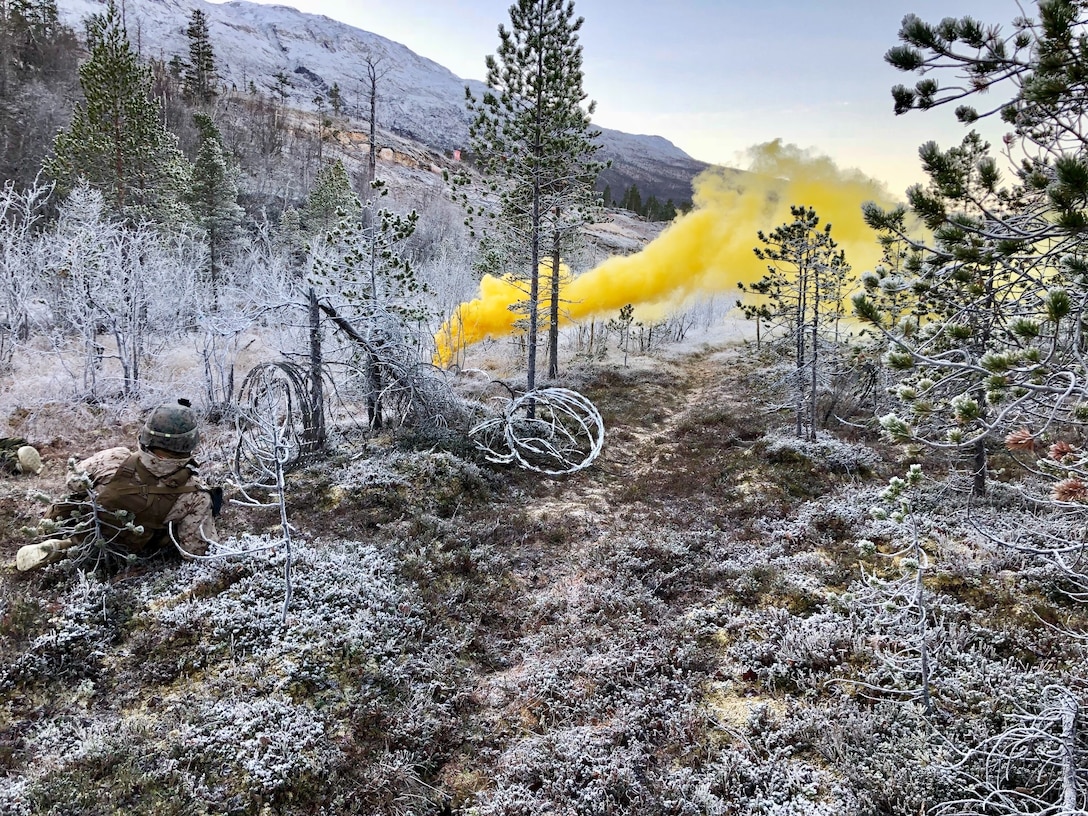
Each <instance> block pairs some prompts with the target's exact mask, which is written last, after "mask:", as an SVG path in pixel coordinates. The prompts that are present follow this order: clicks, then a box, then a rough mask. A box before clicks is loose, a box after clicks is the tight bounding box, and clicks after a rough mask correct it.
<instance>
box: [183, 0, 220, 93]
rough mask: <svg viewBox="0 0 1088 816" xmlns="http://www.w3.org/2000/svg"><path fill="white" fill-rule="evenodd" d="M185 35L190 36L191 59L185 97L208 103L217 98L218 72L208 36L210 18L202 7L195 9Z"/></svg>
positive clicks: (186, 73) (184, 76)
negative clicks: (216, 83)
mask: <svg viewBox="0 0 1088 816" xmlns="http://www.w3.org/2000/svg"><path fill="white" fill-rule="evenodd" d="M185 35H186V36H187V37H188V38H189V61H188V62H187V63H186V64H185V69H184V75H183V82H184V85H185V97H186V99H188V100H189V101H191V102H199V103H203V104H207V103H208V102H211V101H212V99H214V98H215V82H216V79H217V78H218V74H217V72H216V68H215V53H214V51H213V50H212V43H211V39H210V38H209V36H208V18H207V17H206V16H205V15H204V12H203V11H201V10H200V9H193V11H192V16H191V17H190V18H189V27H188V28H187V29H185Z"/></svg>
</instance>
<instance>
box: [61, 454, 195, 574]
mask: <svg viewBox="0 0 1088 816" xmlns="http://www.w3.org/2000/svg"><path fill="white" fill-rule="evenodd" d="M192 476H193V471H192V469H190V467H189V463H188V462H185V463H183V464H181V466H180V467H179V468H178V469H177V470H175V471H173V472H171V473H168V474H166V475H165V476H156V475H155V474H154V473H152V472H151V471H150V470H148V469H147V467H146V466H145V465H144V464H143V462H141V461H140V454H139V453H134V454H132V455H131V456H130V457H129V458H128V459H126V460H125V462H124V463H123V464H122V465H121V466H120V467H119V468H117V471H116V472H115V473H114V474H113V476H112V477H111V478H110V479H109V481H107V482H103V483H102V484H101V485H99V486H98V488H97V489H96V491H95V493H96V495H97V504H98V506H99V507H100V508H101V509H103V510H106V511H111V512H110V513H109V515H110V516H111V518H108V519H104V523H105V524H106V525H108V527H109V528H111V529H110V530H109V534H110V538H111V539H112V540H114V541H115V542H116V543H118V544H121V545H123V546H124V548H125V549H126V550H128V551H129V552H131V553H140V552H142V551H143V550H144V549H145V548H146V547H147V545H148V544H149V543H152V542H154V543H158V542H159V541H160V540H161V539H162V537H163V534H164V533H165V531H166V517H167V516H168V515H170V511H171V510H172V509H173V507H174V503H175V502H176V501H177V500H178V497H179V496H181V495H182V494H184V493H196V492H197V491H198V490H200V489H201V488H199V487H197V486H196V485H195V484H192V483H191V481H190V480H191V479H192ZM88 501H89V499H87V498H84V497H80V496H70V497H69V498H68V500H67V501H65V502H58V503H57V504H54V505H53V507H52V508H51V510H50V512H49V518H51V519H55V520H61V519H65V518H74V517H76V516H77V515H78V516H84V517H85V515H86V511H87V509H88V506H89V505H88ZM119 512H123V513H124V514H126V515H124V516H122V517H121V518H120V519H119V518H118V516H115V515H114V514H115V513H119ZM129 514H130V515H129ZM121 519H124V521H131V526H132V527H140V528H143V531H142V532H139V533H137V532H136V531H135V530H133V529H131V527H129V525H128V524H126V523H124V521H121ZM81 526H83V527H84V531H83V532H82V536H84V537H85V536H86V535H87V534H89V533H90V532H91V531H92V529H93V527H88V526H87V525H86V524H85V520H84V523H83V524H82V525H81Z"/></svg>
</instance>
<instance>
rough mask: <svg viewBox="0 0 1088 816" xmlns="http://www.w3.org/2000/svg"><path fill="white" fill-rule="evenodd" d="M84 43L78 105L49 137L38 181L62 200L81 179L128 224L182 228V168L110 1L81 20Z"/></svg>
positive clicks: (185, 172) (185, 170) (185, 174)
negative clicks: (47, 181)
mask: <svg viewBox="0 0 1088 816" xmlns="http://www.w3.org/2000/svg"><path fill="white" fill-rule="evenodd" d="M87 43H88V47H89V49H90V53H91V55H90V59H88V60H87V62H85V63H84V64H83V65H82V66H81V67H80V69H79V79H80V84H81V86H82V88H83V95H84V98H85V101H84V102H83V103H81V104H78V105H77V106H76V109H75V112H74V114H73V117H72V123H71V126H70V127H69V128H68V130H66V131H63V132H61V133H59V134H57V137H56V139H55V140H54V142H53V156H52V157H51V158H50V159H49V160H48V162H47V163H46V166H45V169H46V173H47V174H48V175H50V176H52V177H53V178H54V179H55V180H56V182H57V186H58V188H59V190H60V191H61V192H62V193H67V192H68V191H70V190H72V189H73V188H74V186H75V185H76V183H77V182H78V180H79V179H81V178H82V179H86V181H87V183H88V184H90V185H91V187H93V188H94V189H98V190H101V191H102V192H103V195H104V197H105V199H106V200H107V201H108V203H109V205H110V206H111V208H112V209H113V211H114V212H115V214H116V215H118V216H121V217H125V218H127V219H129V220H132V221H139V220H142V219H152V220H155V221H157V222H159V223H164V224H176V223H181V222H183V221H184V220H186V217H187V212H186V208H185V206H184V203H183V198H184V195H185V192H186V190H187V189H188V187H189V173H190V168H189V165H188V163H187V162H186V161H185V157H184V155H182V153H181V151H180V149H179V148H178V144H177V139H176V137H174V136H173V134H171V133H169V132H167V130H166V129H165V127H164V126H163V125H162V119H161V111H160V106H159V105H158V104H157V102H156V101H155V100H154V99H153V98H152V96H151V81H152V80H151V72H150V70H149V69H148V68H146V67H144V66H141V65H140V63H139V59H138V58H137V55H136V52H135V51H134V50H133V49H132V45H131V44H130V43H129V41H128V36H127V34H126V32H125V28H124V24H123V22H122V21H121V14H120V11H119V10H118V8H117V6H116V4H115V3H114V2H113V0H110V2H109V3H108V5H107V7H106V11H105V12H104V13H102V14H94V15H92V16H91V17H90V18H88V20H87Z"/></svg>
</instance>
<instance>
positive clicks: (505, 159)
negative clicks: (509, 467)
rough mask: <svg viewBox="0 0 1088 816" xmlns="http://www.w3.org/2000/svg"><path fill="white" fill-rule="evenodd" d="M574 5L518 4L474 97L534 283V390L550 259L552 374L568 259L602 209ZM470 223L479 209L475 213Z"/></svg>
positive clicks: (494, 182) (481, 139) (476, 126)
mask: <svg viewBox="0 0 1088 816" xmlns="http://www.w3.org/2000/svg"><path fill="white" fill-rule="evenodd" d="M582 23H583V18H581V17H578V18H575V17H574V3H573V2H566V3H564V2H563V1H562V0H519V2H518V3H517V4H515V5H513V6H511V7H510V28H509V29H507V28H506V27H505V26H503V25H500V26H499V48H498V51H497V53H496V54H495V55H489V56H488V57H487V63H486V64H487V85H488V88H489V90H488V91H487V93H485V94H484V96H483V98H482V99H481V100H477V99H475V98H474V97H473V96H472V94H471V92H468V91H466V95H467V100H468V108H469V111H470V112H471V113H472V114H473V116H474V119H473V122H472V124H471V126H470V131H469V133H470V141H471V146H472V150H473V153H474V154H475V155H476V156H477V157H478V161H479V164H480V169H481V170H482V171H483V173H484V175H485V176H487V177H488V178H489V179H491V187H490V188H489V189H490V190H491V191H492V192H494V193H495V195H496V196H497V199H498V200H497V207H496V208H495V210H493V211H492V214H493V216H494V222H495V225H496V228H497V229H498V230H499V231H500V232H501V233H502V234H504V235H505V236H507V238H508V240H509V241H510V243H511V245H512V246H513V247H516V250H515V257H516V264H517V266H518V267H520V269H521V275H520V277H521V278H522V279H523V280H525V281H526V284H527V292H526V295H527V298H526V301H525V303H524V304H523V306H522V308H523V309H524V311H525V312H526V313H527V324H528V325H527V332H528V338H527V340H528V342H527V350H528V360H527V366H526V368H527V377H528V386H529V388H530V389H532V388H533V387H534V386H535V380H536V356H537V335H538V330H539V321H540V304H541V300H542V298H541V293H540V275H541V262H542V260H543V259H544V258H545V257H548V256H550V258H549V260H550V263H549V266H550V275H551V278H550V282H551V286H550V287H549V303H550V308H549V316H548V320H549V329H550V331H549V335H550V336H549V353H550V355H551V357H552V360H551V362H550V364H549V369H550V370H551V371H552V372H554V370H555V368H556V362H555V354H556V352H555V349H556V348H557V343H556V341H555V338H556V337H557V336H558V335H557V332H558V323H559V296H558V285H559V274H560V273H559V262H558V257H559V255H561V254H562V252H563V250H564V249H565V248H566V243H567V242H568V241H570V240H571V238H572V236H574V235H575V234H576V232H577V230H578V228H579V227H580V226H581V225H583V224H585V223H586V222H587V220H589V218H590V217H591V211H592V208H593V207H594V206H595V205H596V204H597V198H596V194H595V193H594V185H595V183H596V179H597V175H598V174H599V172H600V170H601V168H602V166H603V165H602V164H601V163H599V162H597V161H596V160H595V159H594V156H595V154H596V152H597V149H598V145H597V143H596V141H595V140H596V136H597V132H596V131H592V130H590V127H589V121H590V119H589V117H590V115H591V114H592V112H593V109H594V105H593V103H590V104H589V105H588V106H587V108H586V109H583V108H582V107H581V105H582V102H583V101H584V100H585V98H586V94H585V92H584V91H583V89H582V48H581V45H579V43H578V31H579V30H580V29H581V27H582ZM469 215H470V220H472V218H474V216H475V212H474V211H472V210H471V209H470V212H469Z"/></svg>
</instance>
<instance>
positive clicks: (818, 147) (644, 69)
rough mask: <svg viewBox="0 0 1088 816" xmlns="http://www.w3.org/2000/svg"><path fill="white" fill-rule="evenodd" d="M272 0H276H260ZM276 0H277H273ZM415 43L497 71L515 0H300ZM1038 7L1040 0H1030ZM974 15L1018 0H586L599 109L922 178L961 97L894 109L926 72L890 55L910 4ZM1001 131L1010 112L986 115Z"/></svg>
mask: <svg viewBox="0 0 1088 816" xmlns="http://www.w3.org/2000/svg"><path fill="white" fill-rule="evenodd" d="M258 2H264V0H258ZM269 2H272V0H269ZM276 4H277V5H289V6H293V7H294V8H297V9H299V10H300V11H304V12H308V13H312V14H324V15H327V16H329V17H332V18H333V19H336V20H339V21H341V22H345V23H349V24H350V25H353V26H356V27H358V28H362V29H365V30H367V31H372V32H374V33H376V34H380V35H382V36H383V37H387V38H389V39H391V40H395V41H397V42H400V43H403V44H404V45H406V46H408V47H409V48H411V49H412V50H413V51H415V52H416V53H418V54H420V55H422V56H424V57H428V58H430V59H433V60H434V61H435V62H438V63H440V64H442V65H444V66H445V67H447V68H449V69H450V70H451V71H453V72H454V73H455V74H457V75H458V76H460V77H462V78H466V79H483V78H484V58H485V56H486V55H487V54H491V53H494V52H495V49H496V47H497V45H498V34H497V30H498V26H499V24H500V23H503V24H506V25H507V26H508V25H509V8H510V5H511V3H510V0H461V1H460V2H453V1H452V0H396V2H390V0H294V2H283V0H279V2H277V3H276ZM1026 5H1027V6H1028V7H1029V8H1032V9H1033V8H1034V4H1032V3H1030V2H1029V3H1027V4H1026ZM909 12H913V13H915V14H917V15H918V16H920V17H921V18H922V19H924V20H927V21H931V22H936V21H938V20H940V19H941V18H942V17H949V16H954V17H960V16H963V15H965V14H970V15H972V16H974V17H976V18H978V19H981V20H982V21H984V22H993V23H1001V24H1002V25H1003V26H1004V27H1006V28H1007V27H1008V23H1009V21H1011V20H1012V19H1013V18H1014V17H1015V16H1017V15H1018V14H1019V13H1020V12H1019V9H1018V7H1017V4H1016V2H1015V1H1014V0H653V2H651V1H650V0H576V2H575V13H576V14H578V15H581V16H582V17H584V18H585V24H584V25H583V27H582V31H581V33H580V37H579V39H580V42H581V44H582V47H583V57H584V66H583V67H584V73H585V90H586V92H587V93H588V94H589V98H590V99H593V100H595V101H596V103H597V113H596V116H595V117H594V118H595V121H596V123H597V124H598V125H600V126H603V127H609V128H615V129H617V130H623V131H626V132H629V133H651V134H657V135H660V136H664V137H665V138H667V139H669V140H670V141H672V142H673V143H674V144H676V145H677V146H678V147H680V148H681V149H682V150H684V151H686V152H687V153H688V154H690V155H691V156H692V157H694V158H696V159H701V160H703V161H707V162H713V163H718V164H726V165H730V166H744V159H743V152H744V151H745V150H746V149H747V148H749V147H751V146H753V145H756V144H760V143H763V142H767V141H770V140H772V139H781V140H782V141H783V142H785V143H789V144H795V145H797V146H799V147H801V148H803V149H806V150H812V151H813V152H815V153H818V154H822V155H826V156H830V157H831V158H832V159H833V160H834V161H835V162H836V163H837V164H838V165H839V166H840V167H842V168H844V169H850V168H856V169H858V170H861V171H862V172H864V173H865V174H866V175H869V176H872V177H874V178H876V179H879V180H881V181H884V182H886V183H887V184H888V187H889V190H890V191H891V192H892V193H895V194H900V193H902V191H903V190H904V189H905V188H906V186H907V185H908V184H910V183H913V182H915V181H920V180H921V171H920V169H919V164H918V157H917V150H918V146H919V145H920V144H921V143H922V142H924V141H926V140H927V139H935V140H936V141H937V142H938V143H940V144H941V145H945V146H947V145H952V144H956V143H958V142H959V140H960V139H961V138H962V136H963V135H964V134H965V133H966V130H965V129H964V128H963V126H962V125H959V124H958V123H956V122H955V121H954V118H953V116H952V111H951V109H945V108H941V109H937V110H933V111H928V112H924V113H923V112H914V113H911V114H907V115H906V116H899V117H897V116H895V115H894V114H893V113H892V102H891V94H890V89H891V86H892V85H894V84H896V83H897V82H906V83H907V84H913V82H914V79H915V78H914V77H913V75H906V74H901V73H899V72H898V71H896V70H894V69H893V68H891V67H890V66H888V65H886V64H885V63H884V61H883V59H882V57H883V54H884V52H885V51H887V49H888V48H890V47H891V46H893V45H895V44H897V42H898V40H897V38H896V33H897V31H898V30H899V23H900V21H901V20H902V18H903V15H904V14H907V13H909ZM980 129H981V130H983V132H984V135H986V136H987V138H989V139H990V140H991V141H996V140H997V139H999V138H1000V134H1001V133H1002V132H1003V130H1002V128H1001V127H1000V126H999V125H996V124H995V125H990V126H984V127H982V128H980Z"/></svg>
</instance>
